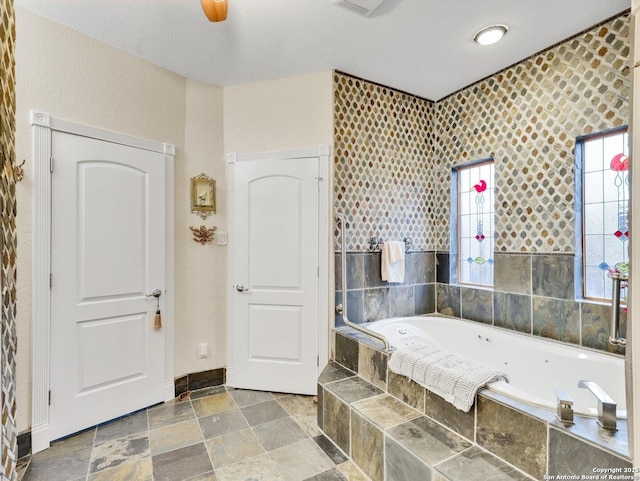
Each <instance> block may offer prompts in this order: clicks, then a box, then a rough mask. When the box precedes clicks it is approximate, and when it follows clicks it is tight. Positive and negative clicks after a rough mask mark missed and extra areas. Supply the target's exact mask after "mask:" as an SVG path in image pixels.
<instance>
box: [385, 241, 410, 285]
mask: <svg viewBox="0 0 640 481" xmlns="http://www.w3.org/2000/svg"><path fill="white" fill-rule="evenodd" d="M404 247H405V245H404V242H400V241H385V242H384V243H383V244H382V253H381V256H380V257H381V262H382V265H381V266H380V271H381V273H382V280H383V281H387V282H404Z"/></svg>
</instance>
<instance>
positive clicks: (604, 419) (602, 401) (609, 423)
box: [578, 380, 618, 431]
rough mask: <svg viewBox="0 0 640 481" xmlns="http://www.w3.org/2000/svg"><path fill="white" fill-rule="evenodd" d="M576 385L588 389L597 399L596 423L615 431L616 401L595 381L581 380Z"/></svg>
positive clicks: (616, 428)
mask: <svg viewBox="0 0 640 481" xmlns="http://www.w3.org/2000/svg"><path fill="white" fill-rule="evenodd" d="M578 387H580V388H584V389H587V390H589V392H591V394H593V395H594V396H595V398H596V399H597V400H598V423H599V424H600V426H602V427H603V428H604V429H609V430H612V431H617V430H618V427H617V415H616V409H617V407H618V405H617V403H616V402H615V401H614V400H613V399H611V397H609V395H608V394H607V393H606V392H604V390H603V389H602V388H601V387H600V386H598V385H597V384H596V383H595V382H592V381H585V380H582V381H580V382H578Z"/></svg>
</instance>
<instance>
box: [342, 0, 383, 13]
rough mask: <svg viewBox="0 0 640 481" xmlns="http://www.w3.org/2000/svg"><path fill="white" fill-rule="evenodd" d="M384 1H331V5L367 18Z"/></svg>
mask: <svg viewBox="0 0 640 481" xmlns="http://www.w3.org/2000/svg"><path fill="white" fill-rule="evenodd" d="M383 1H384V0H331V3H333V4H335V5H338V6H339V7H342V8H346V9H347V10H349V11H350V12H353V13H357V14H358V15H362V16H363V17H368V16H369V15H371V13H372V12H373V11H374V10H375V9H376V8H378V7H379V6H380V4H381V3H382V2H383Z"/></svg>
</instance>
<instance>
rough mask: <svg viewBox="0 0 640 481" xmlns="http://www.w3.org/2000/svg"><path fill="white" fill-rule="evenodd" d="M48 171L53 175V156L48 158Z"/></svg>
mask: <svg viewBox="0 0 640 481" xmlns="http://www.w3.org/2000/svg"><path fill="white" fill-rule="evenodd" d="M49 171H50V172H52V173H53V156H51V157H49Z"/></svg>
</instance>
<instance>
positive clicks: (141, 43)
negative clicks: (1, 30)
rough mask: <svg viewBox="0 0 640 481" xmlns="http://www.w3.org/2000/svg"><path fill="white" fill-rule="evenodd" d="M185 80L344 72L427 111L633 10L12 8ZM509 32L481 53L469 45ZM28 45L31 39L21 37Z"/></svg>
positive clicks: (551, 2)
mask: <svg viewBox="0 0 640 481" xmlns="http://www.w3.org/2000/svg"><path fill="white" fill-rule="evenodd" d="M15 4H16V5H17V6H18V7H23V8H26V9H28V10H31V11H33V12H35V13H37V14H39V15H42V16H44V17H47V18H50V19H51V20H53V21H55V22H58V23H61V24H63V25H66V26H68V27H70V28H72V29H74V30H77V31H80V32H82V33H85V34H86V35H89V36H91V37H94V38H96V39H98V40H100V41H102V42H105V43H107V44H110V45H113V46H114V47H116V48H119V49H121V50H124V51H126V52H129V53H131V54H133V55H136V56H138V57H141V58H143V59H145V60H148V61H149V62H152V63H154V64H156V65H159V66H161V67H164V68H166V69H168V70H171V71H173V72H176V73H178V74H180V75H183V76H185V77H189V78H192V79H196V80H201V81H204V82H208V83H213V84H217V85H223V86H224V85H236V84H242V83H248V82H255V81H259V80H267V79H273V78H281V77H289V76H293V75H300V74H305V73H312V72H319V71H324V70H331V69H337V70H342V71H344V72H347V73H349V74H352V75H355V76H358V77H363V78H365V79H368V80H371V81H374V82H378V83H381V84H384V85H388V86H392V87H394V88H396V89H399V90H404V91H406V92H409V93H412V94H415V95H419V96H421V97H424V98H427V99H430V100H439V99H441V98H442V97H444V96H446V95H448V94H450V93H452V92H455V91H456V90H459V89H460V88H462V87H465V86H467V85H469V84H472V83H474V82H475V81H477V80H480V79H482V78H484V77H486V76H487V75H490V74H492V73H495V72H497V71H499V70H501V69H503V68H504V67H507V66H509V65H511V64H513V63H516V62H518V61H520V60H522V59H523V58H526V57H528V56H529V55H531V54H533V53H536V52H538V51H540V50H543V49H545V48H546V47H548V46H550V45H553V44H555V43H557V42H559V41H562V40H564V39H566V38H568V37H571V36H572V35H575V34H576V33H579V32H581V31H582V30H585V29H587V28H589V27H591V26H593V25H595V24H597V23H599V22H601V21H603V20H605V19H607V18H609V17H612V16H614V15H617V14H618V13H620V12H622V11H624V10H625V9H627V8H629V6H630V1H629V0H385V1H384V3H383V4H382V5H381V6H380V8H379V9H378V10H376V11H375V12H374V13H373V14H372V16H370V17H368V18H365V17H360V16H358V15H355V14H353V13H350V12H348V11H347V10H344V9H342V8H339V7H337V6H335V5H332V4H331V2H330V0H229V16H228V20H227V21H225V22H223V23H218V24H214V23H210V22H208V21H207V19H206V17H205V16H204V14H203V12H202V9H201V7H200V2H199V1H198V0H146V1H127V0H102V1H95V0H77V1H69V0H65V1H59V0H16V1H15ZM494 23H504V24H506V25H508V26H509V27H510V32H509V33H508V35H507V36H506V37H505V38H504V39H503V41H502V42H499V43H498V44H496V45H493V46H489V47H480V46H479V45H476V44H475V43H474V42H473V40H472V37H473V34H474V33H475V32H476V31H478V30H479V29H481V28H482V27H484V26H486V25H490V24H494ZM21 34H22V35H27V34H28V33H24V32H22V33H21Z"/></svg>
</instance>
